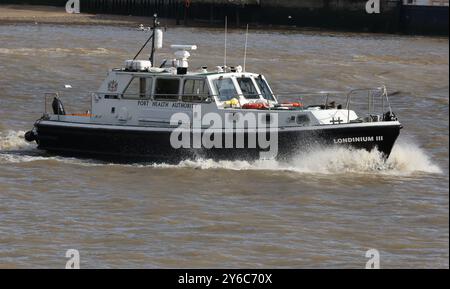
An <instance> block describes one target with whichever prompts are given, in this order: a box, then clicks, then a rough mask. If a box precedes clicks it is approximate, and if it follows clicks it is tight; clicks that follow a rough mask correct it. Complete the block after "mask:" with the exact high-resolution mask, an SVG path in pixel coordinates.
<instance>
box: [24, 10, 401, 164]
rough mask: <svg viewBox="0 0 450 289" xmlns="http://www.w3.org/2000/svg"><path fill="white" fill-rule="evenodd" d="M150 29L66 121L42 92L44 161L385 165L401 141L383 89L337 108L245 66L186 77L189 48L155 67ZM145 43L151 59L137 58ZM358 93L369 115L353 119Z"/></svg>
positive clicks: (155, 30) (349, 97)
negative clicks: (343, 152)
mask: <svg viewBox="0 0 450 289" xmlns="http://www.w3.org/2000/svg"><path fill="white" fill-rule="evenodd" d="M151 30H152V33H151V36H150V37H149V38H148V39H147V41H146V43H145V44H144V46H143V47H142V48H141V49H140V51H139V52H138V53H137V55H136V56H135V57H134V58H133V59H132V60H127V61H125V63H124V66H123V67H120V68H115V69H112V70H110V71H109V73H108V75H107V77H106V79H105V80H104V81H103V83H102V84H101V85H100V88H99V89H98V91H96V92H95V93H92V95H91V107H90V109H89V110H88V111H86V112H82V113H67V112H66V108H65V107H64V105H63V103H62V97H61V96H60V95H59V94H58V93H51V94H46V95H45V109H44V113H43V115H42V116H41V117H40V118H39V119H38V120H37V121H36V122H35V124H34V127H33V129H32V130H30V131H28V132H27V133H26V134H25V139H26V140H27V141H29V142H36V143H37V148H38V149H39V150H43V151H46V152H48V153H50V154H57V155H69V156H86V157H90V158H99V159H107V160H111V161H116V160H117V161H125V162H150V161H151V162H170V163H172V162H179V161H181V160H186V159H197V158H207V159H209V158H211V159H215V160H255V159H261V158H264V159H265V158H275V159H289V158H291V157H292V156H294V155H296V154H297V153H298V152H299V151H308V150H311V149H317V148H322V147H346V148H351V149H364V150H367V151H373V150H378V151H379V152H380V153H381V154H382V155H383V156H384V157H385V158H388V157H389V155H390V153H391V151H392V148H393V146H394V144H395V142H396V140H397V138H398V136H399V134H400V130H401V129H402V125H401V123H400V122H399V120H398V119H397V117H396V115H395V114H394V112H393V111H392V108H391V104H390V102H389V94H388V92H387V89H386V88H385V87H384V86H382V87H378V88H370V89H366V88H364V89H354V90H351V91H350V92H347V93H345V94H344V99H343V102H342V103H339V102H338V100H335V98H334V96H335V95H337V92H320V93H315V94H311V93H295V94H290V96H289V97H287V96H286V95H279V94H278V95H277V94H275V93H274V92H273V90H272V88H271V86H270V85H269V82H268V80H267V79H266V77H265V76H264V75H262V74H259V73H252V72H247V71H246V69H245V65H244V67H242V66H239V65H238V66H235V67H228V66H227V65H221V66H217V67H214V68H213V69H208V67H206V66H205V67H201V68H199V69H192V70H191V69H190V68H189V58H190V56H191V52H192V51H195V50H197V49H198V47H197V46H196V45H172V46H171V48H172V49H173V50H174V53H175V58H174V59H172V60H164V61H163V62H162V63H161V65H155V62H156V61H155V52H156V51H157V50H159V49H160V48H161V47H162V45H163V44H162V37H163V36H162V28H161V27H160V25H159V22H158V21H157V18H156V17H155V20H154V22H153V27H152V29H151ZM150 41H151V45H152V47H151V55H150V58H149V60H137V57H138V55H139V54H140V53H141V51H142V50H143V49H144V47H145V46H146V45H147V44H148V43H150ZM361 94H362V95H364V100H365V101H367V104H365V106H364V107H366V108H367V112H366V113H365V114H359V115H358V114H357V113H356V111H355V109H354V108H357V107H358V105H356V104H355V97H356V95H361ZM307 95H309V96H313V97H312V103H306V98H307V97H306V96H307ZM294 96H295V97H294ZM283 97H284V99H285V100H282V98H283ZM50 99H52V102H50V101H49V100H50ZM50 103H51V109H48V108H47V105H50Z"/></svg>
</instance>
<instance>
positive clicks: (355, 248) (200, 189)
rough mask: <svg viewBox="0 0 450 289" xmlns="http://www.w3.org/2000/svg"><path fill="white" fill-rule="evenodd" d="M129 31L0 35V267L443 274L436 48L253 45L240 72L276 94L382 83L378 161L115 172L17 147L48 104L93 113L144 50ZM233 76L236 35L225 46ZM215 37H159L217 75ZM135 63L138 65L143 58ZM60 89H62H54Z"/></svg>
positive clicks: (313, 159)
mask: <svg viewBox="0 0 450 289" xmlns="http://www.w3.org/2000/svg"><path fill="white" fill-rule="evenodd" d="M145 37H146V34H145V32H141V31H138V30H137V29H136V27H129V28H126V27H104V26H69V25H67V26H64V25H60V26H53V25H1V26H0V268H47V267H50V268H64V266H65V264H66V261H67V259H66V258H65V252H66V250H68V249H77V250H79V252H80V258H81V267H82V268H159V267H162V268H208V267H214V268H231V267H246V268H364V267H365V264H366V262H367V261H368V259H367V258H366V257H365V253H366V251H367V250H369V249H372V248H373V249H377V250H378V251H379V252H380V255H381V267H382V268H417V267H418V268H448V267H449V184H448V181H449V177H448V175H449V156H448V151H449V149H448V145H449V124H448V121H449V80H448V79H449V43H448V39H447V38H445V39H440V38H429V37H410V36H396V35H369V34H345V33H324V32H320V33H319V32H288V31H256V32H255V31H253V32H251V33H250V36H249V55H248V64H247V70H250V71H255V72H259V73H263V74H265V75H266V76H267V78H268V79H269V81H270V82H271V84H272V86H273V88H274V90H276V91H278V92H294V91H315V90H347V89H351V88H360V87H374V86H379V85H381V84H386V85H387V86H388V88H389V89H390V90H391V91H392V92H395V93H394V94H393V95H392V96H391V102H392V106H393V109H394V111H395V112H396V113H397V115H398V116H399V118H400V120H401V122H402V123H403V125H404V129H403V130H402V133H401V137H400V139H399V141H398V143H397V144H396V146H395V148H394V151H393V154H392V156H391V157H390V159H389V160H388V161H387V162H384V161H383V160H382V158H381V157H380V156H379V154H378V153H376V152H372V153H369V152H365V151H355V150H345V149H317V150H313V151H311V152H309V153H299V155H298V156H297V157H295V158H293V159H292V160H290V161H287V162H285V163H280V162H276V161H268V160H265V161H264V160H261V161H256V162H251V163H249V162H244V161H235V162H214V161H211V160H201V159H200V160H187V161H184V162H182V163H180V164H178V165H166V164H151V163H147V164H135V165H133V164H128V165H123V164H112V163H105V162H98V161H94V160H86V159H76V158H63V157H57V156H48V155H46V154H45V153H42V152H39V151H37V150H36V148H35V145H33V144H27V143H26V142H25V141H24V139H23V133H24V132H25V131H26V130H29V129H31V127H32V125H33V122H34V121H35V120H36V119H37V118H39V117H40V116H41V114H42V112H43V108H44V98H43V93H44V92H53V91H61V92H62V94H63V101H64V103H65V106H66V109H67V110H68V111H69V112H83V111H85V110H87V109H89V103H90V98H89V93H90V92H92V91H95V90H96V89H97V88H98V86H99V85H100V82H101V81H102V80H103V78H104V77H105V75H106V73H107V71H108V69H110V68H113V67H119V66H121V65H122V63H123V60H125V59H130V58H132V57H133V56H134V54H135V52H136V51H137V50H138V49H139V48H140V46H141V43H143V42H144V41H145ZM228 38H229V47H228V55H229V59H228V62H229V63H232V64H242V58H243V57H242V56H243V50H244V48H243V44H242V43H243V42H244V39H245V36H244V34H243V31H237V30H233V31H230V34H229V35H228ZM223 39H224V37H223V32H222V31H221V30H215V29H206V28H170V29H169V30H168V31H167V33H166V34H165V45H166V47H165V48H164V49H163V51H161V52H160V54H159V55H158V59H159V60H161V59H162V58H166V57H170V55H171V52H170V49H169V48H168V46H169V45H168V44H174V43H177V44H197V45H198V46H199V50H198V51H197V52H195V53H193V56H192V58H191V66H192V67H200V66H201V65H209V66H210V67H213V66H215V65H221V64H223ZM146 52H147V50H146ZM65 84H71V85H72V86H73V89H71V90H65V89H64V85H65Z"/></svg>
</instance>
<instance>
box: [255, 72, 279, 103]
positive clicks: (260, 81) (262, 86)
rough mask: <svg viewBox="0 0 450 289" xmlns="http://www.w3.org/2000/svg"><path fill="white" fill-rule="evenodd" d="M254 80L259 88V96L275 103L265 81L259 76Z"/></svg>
mask: <svg viewBox="0 0 450 289" xmlns="http://www.w3.org/2000/svg"><path fill="white" fill-rule="evenodd" d="M255 80H256V83H257V84H258V86H259V90H260V91H261V94H262V96H263V97H264V99H267V100H271V101H275V99H274V97H273V95H272V92H271V91H270V88H269V86H268V85H267V83H266V81H265V80H264V79H263V78H262V77H261V76H259V77H257V78H256V79H255Z"/></svg>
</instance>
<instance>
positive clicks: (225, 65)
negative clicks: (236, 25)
mask: <svg viewBox="0 0 450 289" xmlns="http://www.w3.org/2000/svg"><path fill="white" fill-rule="evenodd" d="M227 35H228V16H225V56H224V61H223V67H224V70H225V71H226V67H227Z"/></svg>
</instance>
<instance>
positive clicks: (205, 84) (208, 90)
mask: <svg viewBox="0 0 450 289" xmlns="http://www.w3.org/2000/svg"><path fill="white" fill-rule="evenodd" d="M190 80H191V81H192V80H193V81H203V88H204V89H206V93H205V95H204V96H203V98H202V96H200V98H202V99H199V100H185V96H186V95H185V92H184V89H185V85H186V82H187V81H190ZM211 95H212V93H211V88H210V87H209V81H208V79H207V78H203V77H184V78H183V81H182V85H181V101H182V102H190V103H202V102H205V101H206V100H207V99H208V98H211ZM190 96H192V97H194V96H195V94H192V95H190Z"/></svg>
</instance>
